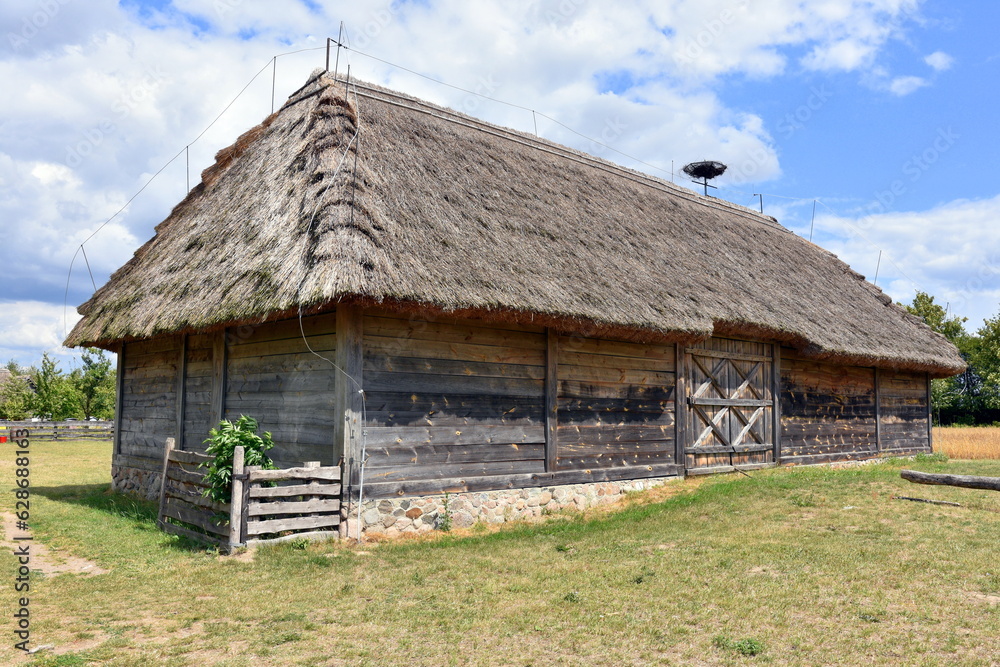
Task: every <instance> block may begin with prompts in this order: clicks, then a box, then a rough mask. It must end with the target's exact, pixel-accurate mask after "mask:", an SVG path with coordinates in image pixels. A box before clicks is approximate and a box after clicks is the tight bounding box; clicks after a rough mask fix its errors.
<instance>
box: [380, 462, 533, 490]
mask: <svg viewBox="0 0 1000 667" xmlns="http://www.w3.org/2000/svg"><path fill="white" fill-rule="evenodd" d="M544 470H545V461H544V460H543V459H536V460H523V459H519V460H515V461H473V462H470V463H434V464H428V465H410V464H401V465H398V466H385V467H378V468H374V467H372V468H368V467H366V468H365V485H366V486H367V484H368V483H369V482H373V483H374V482H386V481H391V480H408V479H428V478H430V479H435V478H442V479H443V478H449V477H488V476H491V475H513V474H523V473H533V472H542V471H544Z"/></svg>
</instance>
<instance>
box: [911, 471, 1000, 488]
mask: <svg viewBox="0 0 1000 667" xmlns="http://www.w3.org/2000/svg"><path fill="white" fill-rule="evenodd" d="M899 476H900V477H902V478H903V479H905V480H907V481H908V482H913V483H915V484H937V485H940V486H960V487H962V488H965V489H985V490H987V491H1000V477H976V476H973V475H939V474H932V473H926V472H917V471H916V470H903V471H901V472H900V473H899Z"/></svg>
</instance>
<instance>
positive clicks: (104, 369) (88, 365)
mask: <svg viewBox="0 0 1000 667" xmlns="http://www.w3.org/2000/svg"><path fill="white" fill-rule="evenodd" d="M80 358H81V361H82V362H83V365H82V366H81V367H80V368H77V369H75V370H74V371H73V372H72V373H70V379H71V381H72V383H73V386H74V388H75V390H76V392H75V393H76V399H77V401H78V402H79V405H80V409H81V410H82V411H83V416H84V417H97V418H98V419H111V418H112V417H113V416H114V414H115V373H114V371H113V370H112V369H111V360H110V359H108V358H107V357H105V356H104V351H103V350H98V349H95V348H88V349H86V350H85V351H84V352H83V354H82V355H81V357H80Z"/></svg>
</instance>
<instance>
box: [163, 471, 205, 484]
mask: <svg viewBox="0 0 1000 667" xmlns="http://www.w3.org/2000/svg"><path fill="white" fill-rule="evenodd" d="M167 479H172V480H174V481H175V482H184V483H186V484H196V485H204V484H205V481H204V480H205V475H204V473H194V472H188V471H187V470H183V469H182V468H180V467H178V466H170V467H168V468H167Z"/></svg>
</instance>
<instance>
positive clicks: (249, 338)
mask: <svg viewBox="0 0 1000 667" xmlns="http://www.w3.org/2000/svg"><path fill="white" fill-rule="evenodd" d="M302 329H303V330H304V331H305V336H306V339H307V340H308V342H309V346H308V347H307V346H306V342H305V341H304V340H303V337H302V331H300V328H299V320H298V319H292V320H283V321H280V322H269V323H266V324H261V325H257V326H255V327H243V328H240V329H232V330H229V331H228V333H227V341H226V345H227V347H226V356H227V357H228V359H227V366H226V373H225V384H226V391H225V401H224V414H225V416H226V418H227V419H232V420H235V419H238V418H239V416H240V415H244V414H245V415H249V416H252V417H254V418H255V419H257V421H258V422H260V425H261V430H266V431H270V432H271V437H272V438H273V439H274V443H275V448H274V450H272V451H273V458H274V460H275V462H276V463H277V464H278V465H297V464H300V463H301V462H303V461H320V462H321V463H322V464H323V465H332V464H334V463H336V461H335V460H334V418H333V399H334V385H335V382H336V379H337V371H336V370H335V369H334V367H333V363H332V362H333V359H334V357H335V356H336V338H337V337H336V315H335V314H334V313H325V314H323V315H315V316H311V317H305V318H303V319H302ZM309 347H311V348H312V350H313V351H315V352H316V353H318V354H320V355H322V356H323V357H325V359H323V358H320V357H318V356H316V355H315V354H313V353H312V352H310V351H309ZM328 360H329V361H328Z"/></svg>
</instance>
